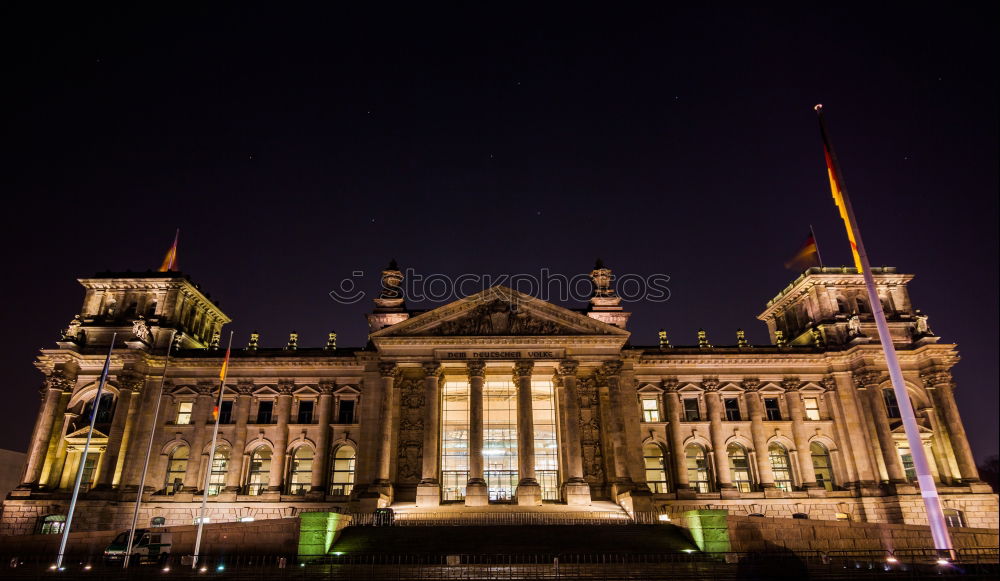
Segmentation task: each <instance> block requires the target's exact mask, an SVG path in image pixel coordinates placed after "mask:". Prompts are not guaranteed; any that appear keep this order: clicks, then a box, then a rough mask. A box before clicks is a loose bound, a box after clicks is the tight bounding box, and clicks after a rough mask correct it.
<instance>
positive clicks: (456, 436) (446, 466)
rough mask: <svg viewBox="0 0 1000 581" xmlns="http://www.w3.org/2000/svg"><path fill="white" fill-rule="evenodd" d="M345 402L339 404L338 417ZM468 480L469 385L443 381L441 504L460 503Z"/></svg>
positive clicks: (462, 382)
mask: <svg viewBox="0 0 1000 581" xmlns="http://www.w3.org/2000/svg"><path fill="white" fill-rule="evenodd" d="M345 403H347V402H346V401H341V402H340V406H341V407H340V409H341V414H342V415H343V410H344V407H343V406H344V404H345ZM341 423H343V422H341ZM468 481H469V382H468V381H445V382H444V386H443V387H442V394H441V501H442V502H456V501H460V500H464V499H465V485H466V484H467V483H468Z"/></svg>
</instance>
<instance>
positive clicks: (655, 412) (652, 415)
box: [642, 397, 660, 423]
mask: <svg viewBox="0 0 1000 581" xmlns="http://www.w3.org/2000/svg"><path fill="white" fill-rule="evenodd" d="M642 421H644V422H648V423H655V422H658V421H660V404H659V402H657V401H656V400H655V399H653V398H651V397H645V398H643V399H642Z"/></svg>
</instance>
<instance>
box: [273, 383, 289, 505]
mask: <svg viewBox="0 0 1000 581" xmlns="http://www.w3.org/2000/svg"><path fill="white" fill-rule="evenodd" d="M294 390H295V383H293V382H291V381H282V382H280V383H279V384H278V405H276V406H274V407H275V413H276V414H277V420H278V421H277V422H276V423H277V426H276V427H275V431H274V451H273V454H272V455H271V473H270V474H269V475H268V479H267V491H268V492H271V493H274V492H277V493H281V492H283V491H284V484H285V473H286V471H287V470H286V467H285V457H286V456H287V455H288V454H287V453H286V448H288V419H289V415H291V412H292V391H294Z"/></svg>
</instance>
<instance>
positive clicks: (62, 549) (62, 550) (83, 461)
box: [56, 332, 118, 570]
mask: <svg viewBox="0 0 1000 581" xmlns="http://www.w3.org/2000/svg"><path fill="white" fill-rule="evenodd" d="M117 337H118V333H117V332H115V333H113V334H112V335H111V347H109V348H108V356H107V358H105V359H104V370H103V371H101V381H100V382H99V383H98V384H97V393H96V394H94V407H93V408H92V409H91V410H90V430H89V431H88V432H87V442H86V443H85V444H84V445H83V455H82V456H80V465H79V466H78V467H77V469H76V482H75V483H74V484H73V496H72V497H71V498H70V501H69V512H68V514H67V515H66V526H65V527H63V534H62V539H61V540H60V541H59V554H57V555H56V569H57V570H62V562H63V557H64V556H66V541H68V540H69V529H70V527H71V526H72V525H73V513H74V512H75V511H76V499H77V497H79V496H80V483H81V482H82V481H83V470H84V468H86V466H87V455H88V454H89V453H90V440H91V438H93V437H94V424H95V423H97V412H98V410H99V409H100V407H101V392H102V391H104V384H105V383H107V381H108V370H109V369H110V368H111V354H112V353H113V352H114V350H115V339H116V338H117Z"/></svg>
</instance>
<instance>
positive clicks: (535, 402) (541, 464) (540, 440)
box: [531, 380, 559, 500]
mask: <svg viewBox="0 0 1000 581" xmlns="http://www.w3.org/2000/svg"><path fill="white" fill-rule="evenodd" d="M531 416H532V427H533V428H534V444H535V478H536V479H537V480H538V484H539V485H540V486H541V488H542V500H559V440H558V438H557V436H556V408H555V389H554V386H553V384H552V382H551V381H548V380H533V381H532V382H531Z"/></svg>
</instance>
